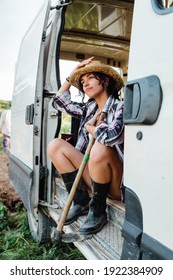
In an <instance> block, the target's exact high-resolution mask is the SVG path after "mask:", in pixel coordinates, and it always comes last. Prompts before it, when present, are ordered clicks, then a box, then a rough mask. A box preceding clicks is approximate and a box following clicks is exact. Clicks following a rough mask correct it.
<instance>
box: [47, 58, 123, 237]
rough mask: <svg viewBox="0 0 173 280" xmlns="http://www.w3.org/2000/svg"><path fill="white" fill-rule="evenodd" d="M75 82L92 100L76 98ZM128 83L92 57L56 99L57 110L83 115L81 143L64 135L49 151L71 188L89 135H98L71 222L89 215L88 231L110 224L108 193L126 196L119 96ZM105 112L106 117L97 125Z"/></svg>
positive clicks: (67, 222)
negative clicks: (71, 89)
mask: <svg viewBox="0 0 173 280" xmlns="http://www.w3.org/2000/svg"><path fill="white" fill-rule="evenodd" d="M71 85H73V86H75V87H77V88H78V89H79V90H80V91H82V92H83V93H85V94H86V95H87V96H88V98H89V99H88V101H87V102H86V103H77V102H72V101H71V95H70V92H69V89H70V86H71ZM122 86H123V80H122V78H121V76H120V75H119V74H118V73H117V72H116V71H115V70H114V69H113V68H112V67H110V66H108V65H105V64H102V63H101V62H99V61H94V60H93V57H91V58H89V59H86V60H84V61H83V62H81V63H79V65H78V66H77V67H76V68H75V69H74V70H73V71H72V73H71V74H70V77H68V78H67V79H66V82H65V83H64V84H63V85H62V87H61V88H60V89H59V91H58V93H57V94H56V96H55V97H54V98H53V106H54V108H56V109H57V110H60V111H62V112H66V113H68V114H70V115H72V116H73V117H76V118H79V119H80V126H79V132H78V140H77V143H76V146H75V147H73V146H72V145H71V144H69V143H68V142H66V141H65V140H62V139H54V140H52V141H51V142H50V143H49V145H48V155H49V157H50V158H51V161H52V162H53V164H54V166H55V167H56V169H57V170H58V172H59V173H60V174H61V175H62V178H63V180H64V183H65V186H66V189H67V191H68V192H70V190H71V188H72V185H73V181H74V179H75V176H76V174H77V171H78V168H79V166H80V164H81V161H82V158H83V154H84V152H85V150H86V148H87V145H88V143H89V134H91V135H92V136H93V137H94V138H95V143H94V145H93V147H92V149H91V153H90V158H89V161H88V164H87V166H86V168H85V170H84V173H83V179H82V180H81V182H80V185H79V187H78V189H77V192H76V194H75V197H74V203H73V207H72V208H71V209H70V211H69V214H68V216H67V219H66V223H65V224H66V225H67V224H70V223H72V222H74V221H75V220H76V219H77V218H78V217H79V216H81V215H84V214H86V213H88V215H87V218H86V220H85V222H84V224H83V225H82V227H81V228H80V232H81V233H83V234H92V233H96V232H98V231H100V230H101V229H102V227H103V226H104V225H105V224H106V222H107V213H106V206H107V204H106V198H107V196H109V197H111V198H112V199H116V200H121V198H122V194H121V183H122V174H123V139H124V125H123V102H122V101H120V100H119V95H118V92H119V91H120V89H121V88H122ZM102 112H104V119H103V120H102V121H100V122H99V123H97V120H98V118H99V116H100V114H101V113H102ZM96 123H97V124H96ZM90 197H91V199H90Z"/></svg>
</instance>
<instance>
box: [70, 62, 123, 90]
mask: <svg viewBox="0 0 173 280" xmlns="http://www.w3.org/2000/svg"><path fill="white" fill-rule="evenodd" d="M92 72H98V73H104V74H106V75H108V76H110V77H112V78H113V79H114V80H115V82H116V90H117V91H119V90H120V89H121V88H122V86H123V79H122V78H121V76H120V75H119V74H118V72H117V71H116V70H114V69H113V68H112V67H111V66H109V65H106V64H103V63H101V62H100V61H96V60H93V61H91V62H90V63H89V64H87V65H85V66H83V67H82V68H80V69H78V70H76V72H74V73H73V74H71V76H70V78H69V81H70V83H71V84H72V85H73V86H75V87H77V88H79V81H80V78H81V76H83V75H85V74H88V73H92Z"/></svg>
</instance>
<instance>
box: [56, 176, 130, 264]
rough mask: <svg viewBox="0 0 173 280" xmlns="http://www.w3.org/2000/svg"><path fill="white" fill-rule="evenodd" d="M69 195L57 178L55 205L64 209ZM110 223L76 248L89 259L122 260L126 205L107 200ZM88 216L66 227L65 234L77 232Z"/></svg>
mask: <svg viewBox="0 0 173 280" xmlns="http://www.w3.org/2000/svg"><path fill="white" fill-rule="evenodd" d="M67 197H68V193H67V191H66V189H65V186H64V184H63V182H62V180H61V178H60V177H58V176H56V178H55V197H54V199H55V203H56V204H58V205H59V206H60V207H61V208H63V207H64V205H65V202H66V200H67ZM107 206H108V207H107V214H108V223H107V224H106V225H105V226H104V227H103V229H102V230H101V231H100V232H98V233H96V234H93V235H92V237H91V238H89V239H85V240H83V241H80V242H75V243H74V244H75V246H76V247H77V248H78V249H79V250H80V251H81V253H82V254H83V255H84V256H85V257H86V258H87V259H97V260H112V259H120V258H121V253H122V248H123V237H122V226H123V223H124V217H125V208H124V204H123V203H121V202H119V201H115V200H112V199H107ZM85 218H86V216H81V217H79V218H78V220H77V221H76V222H74V223H72V224H71V225H69V226H64V229H63V230H64V232H65V233H70V232H73V233H74V232H77V231H78V230H79V227H80V226H81V225H82V223H83V222H84V220H85Z"/></svg>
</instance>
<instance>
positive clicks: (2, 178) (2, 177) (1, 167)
mask: <svg viewBox="0 0 173 280" xmlns="http://www.w3.org/2000/svg"><path fill="white" fill-rule="evenodd" d="M8 162H9V158H8V156H7V155H6V154H5V153H4V152H0V202H3V203H4V204H5V205H6V206H7V207H8V209H9V210H11V211H12V210H13V209H14V208H15V206H16V204H18V205H20V206H22V202H21V199H20V197H19V196H18V194H17V193H16V191H15V190H14V188H13V187H12V186H11V184H10V181H9V176H8Z"/></svg>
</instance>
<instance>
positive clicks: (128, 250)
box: [9, 0, 173, 260]
mask: <svg viewBox="0 0 173 280" xmlns="http://www.w3.org/2000/svg"><path fill="white" fill-rule="evenodd" d="M172 26H173V0H169V1H164V0H142V1H139V0H136V1H133V0H121V1H120V0H103V1H100V2H98V1H94V0H92V1H90V0H73V1H70V0H57V1H54V3H51V1H49V0H46V1H44V3H43V6H42V7H41V9H40V11H39V13H38V15H37V17H36V18H35V20H34V22H33V23H32V25H31V27H30V28H29V30H28V32H27V33H26V35H25V36H24V38H23V41H22V43H21V48H20V52H19V57H18V62H17V66H16V77H15V84H14V93H13V100H12V136H11V153H10V164H9V176H10V180H11V183H12V185H13V186H14V188H15V189H16V190H17V192H18V193H19V195H20V196H21V198H22V200H23V202H24V205H25V207H26V209H27V214H28V221H29V226H30V230H31V233H32V236H33V238H34V239H35V240H36V241H38V242H48V241H50V240H51V228H52V227H55V226H56V224H58V219H59V215H60V214H59V213H60V210H61V208H63V207H64V205H65V203H66V200H67V193H66V190H65V188H64V185H63V182H62V179H61V177H60V175H59V174H58V173H57V171H55V169H54V167H53V165H52V164H51V162H50V159H49V158H48V156H47V145H48V143H49V142H50V141H51V140H52V139H53V138H55V137H61V134H62V132H63V131H62V129H61V127H62V126H63V118H62V114H61V113H60V112H58V113H57V111H56V110H55V109H54V108H53V107H52V92H54V91H57V90H58V88H59V87H60V85H61V79H60V77H62V76H63V73H64V72H65V71H66V67H65V66H64V65H65V64H64V63H65V61H71V63H74V62H79V61H81V60H83V59H84V58H88V57H90V56H95V59H98V60H101V61H103V62H104V63H107V64H109V65H111V66H115V67H117V68H119V70H120V72H121V73H122V75H123V79H124V81H125V87H124V91H123V92H122V97H123V99H124V122H125V147H124V186H125V197H126V202H125V204H123V203H120V202H117V201H113V200H110V199H108V201H107V203H108V218H109V222H108V224H107V225H106V226H105V227H104V228H103V229H102V230H101V231H100V232H99V233H97V234H95V235H93V236H92V238H90V239H86V240H83V241H80V242H75V245H76V246H77V247H78V248H79V250H80V251H81V252H82V254H83V255H84V256H85V257H86V258H87V259H105V260H106V259H109V260H110V259H124V260H126V259H133V260H134V259H136V260H138V259H139V260H140V259H147V260H150V259H151V260H153V259H173V224H172V222H171V220H172V216H173V203H172V199H173V148H172V143H173V130H172V129H171V127H172V125H173V109H172V108H173V75H172V73H173V56H172V50H173V37H172ZM72 69H73V66H72V67H71V69H69V73H70V71H71V70H72ZM63 82H64V81H63V80H62V83H63ZM76 94H78V93H76ZM70 121H71V130H70V134H69V137H72V138H73V140H74V141H75V136H76V135H77V130H78V123H77V122H76V120H75V119H71V120H70ZM83 219H84V217H80V218H79V219H78V220H77V221H76V222H74V223H73V224H71V225H69V226H65V227H64V229H63V231H64V232H67V233H68V232H76V231H77V230H78V228H79V227H80V225H81V223H82V222H83Z"/></svg>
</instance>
